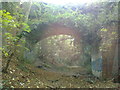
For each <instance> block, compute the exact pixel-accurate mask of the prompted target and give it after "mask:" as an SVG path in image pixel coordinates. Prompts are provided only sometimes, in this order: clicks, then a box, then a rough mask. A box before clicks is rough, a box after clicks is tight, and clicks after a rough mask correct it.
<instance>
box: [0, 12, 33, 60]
mask: <svg viewBox="0 0 120 90" xmlns="http://www.w3.org/2000/svg"><path fill="white" fill-rule="evenodd" d="M0 13H1V15H2V18H1V21H2V32H3V34H2V36H3V47H2V48H1V50H2V52H3V57H5V58H6V59H12V57H13V56H14V57H16V58H18V57H19V56H20V54H21V52H22V51H21V50H23V49H25V47H24V46H23V44H24V43H25V41H24V38H22V37H23V36H24V33H23V32H28V33H29V32H30V31H31V30H30V28H29V26H28V25H27V24H26V23H24V22H23V21H20V20H18V19H17V18H16V16H12V15H11V14H10V13H9V12H7V11H6V10H0ZM17 15H19V16H21V14H17Z"/></svg>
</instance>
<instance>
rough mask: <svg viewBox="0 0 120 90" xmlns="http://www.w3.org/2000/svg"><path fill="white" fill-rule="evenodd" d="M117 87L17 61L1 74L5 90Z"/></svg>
mask: <svg viewBox="0 0 120 90" xmlns="http://www.w3.org/2000/svg"><path fill="white" fill-rule="evenodd" d="M118 85H119V84H118V83H113V82H112V80H107V81H103V80H99V79H95V78H93V77H88V76H84V75H82V76H74V75H66V74H62V73H58V72H50V71H46V70H42V69H40V68H37V67H35V66H32V65H31V64H22V65H21V63H18V62H17V61H12V62H11V63H10V67H9V69H8V73H3V86H4V87H5V88H7V87H8V88H9V87H11V88H117V87H118Z"/></svg>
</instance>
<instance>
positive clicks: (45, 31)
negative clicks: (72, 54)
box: [27, 23, 81, 42]
mask: <svg viewBox="0 0 120 90" xmlns="http://www.w3.org/2000/svg"><path fill="white" fill-rule="evenodd" d="M38 27H39V26H38ZM37 32H38V33H37V34H36V35H34V36H35V38H32V35H31V34H30V35H29V37H28V38H27V39H28V41H34V40H36V41H37V42H39V41H40V40H43V39H45V38H47V37H51V36H54V35H61V34H62V35H71V36H72V37H73V38H74V40H75V42H80V38H81V34H80V32H79V30H77V29H75V28H73V27H67V26H65V25H63V24H60V23H52V24H49V25H45V26H43V28H42V29H41V27H39V28H37ZM31 33H32V32H31ZM30 38H32V39H30Z"/></svg>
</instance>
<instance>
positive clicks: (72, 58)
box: [26, 24, 91, 74]
mask: <svg viewBox="0 0 120 90" xmlns="http://www.w3.org/2000/svg"><path fill="white" fill-rule="evenodd" d="M40 31H41V32H42V34H41V32H40ZM38 32H39V33H37V35H35V36H36V37H29V39H28V44H27V45H28V47H29V48H30V49H31V51H30V52H28V53H27V55H26V56H29V59H32V60H33V61H34V64H35V66H38V67H42V68H44V69H47V70H48V69H49V70H51V71H59V72H62V73H66V74H74V73H79V74H86V73H91V66H90V65H91V64H90V56H89V54H88V56H87V57H88V59H83V58H84V57H83V56H84V52H83V44H82V38H81V34H80V32H79V31H78V30H75V29H73V28H70V27H66V26H64V25H61V24H51V25H48V26H46V27H43V28H42V30H41V28H39V29H38ZM31 34H33V33H31ZM31 34H30V35H31ZM32 36H33V35H32ZM35 40H37V41H36V42H35V43H33V42H31V41H35ZM31 44H32V45H31Z"/></svg>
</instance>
